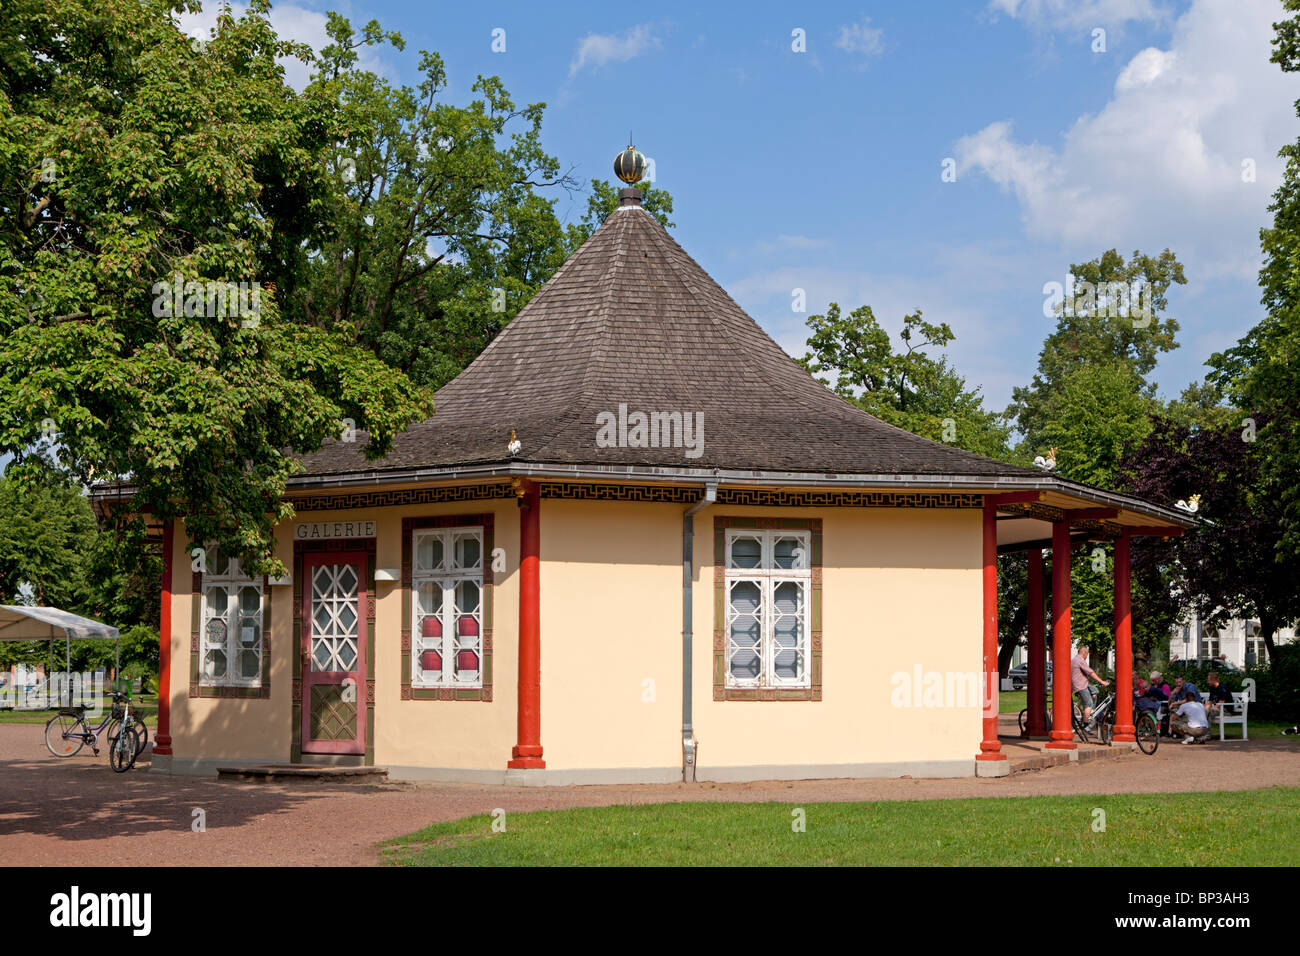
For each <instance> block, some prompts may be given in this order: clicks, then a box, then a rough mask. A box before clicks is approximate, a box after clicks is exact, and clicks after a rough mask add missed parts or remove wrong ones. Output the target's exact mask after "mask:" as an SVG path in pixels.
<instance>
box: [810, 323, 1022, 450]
mask: <svg viewBox="0 0 1300 956" xmlns="http://www.w3.org/2000/svg"><path fill="white" fill-rule="evenodd" d="M808 328H809V329H811V330H812V334H811V335H810V336H809V338H808V348H809V350H810V351H809V352H808V353H807V354H806V355H805V356H804V357H803V358H802V359H801V360H800V364H802V365H803V366H804V368H806V369H808V371H810V372H812V373H813V374H814V375H821V374H823V373H828V374H830V375H833V376H834V381H833V383H832V382H831V381H829V380H828V379H827V378H820V379H819V380H820V381H821V382H822V383H823V384H826V385H828V386H830V387H831V388H832V389H833V390H834V391H835V392H836V393H837V394H838V395H840V396H842V397H844V398H846V399H848V400H849V401H851V402H853V403H855V404H856V405H859V406H860V407H861V408H863V409H864V410H865V411H867V412H870V413H871V414H872V415H875V416H876V417H877V418H879V419H882V420H883V421H886V422H888V423H889V424H891V425H896V426H897V427H899V428H905V429H907V430H908V431H910V432H914V433H916V434H918V435H923V436H925V437H926V438H931V439H933V440H935V441H946V442H948V443H949V444H954V445H957V446H958V447H961V448H965V449H966V450H968V451H973V452H977V453H978V454H981V455H987V456H989V457H991V458H1000V459H1003V460H1006V459H1007V458H1008V456H1009V454H1010V451H1009V449H1008V446H1007V439H1008V436H1009V428H1008V426H1007V424H1006V422H1005V420H1004V419H1003V417H1002V416H1001V415H1000V414H998V413H995V412H989V411H986V410H985V408H984V399H983V397H982V396H981V395H980V393H979V389H978V388H968V387H967V385H966V380H965V379H964V378H963V377H962V376H961V375H959V374H958V373H957V371H956V370H955V369H954V368H953V367H952V365H951V364H949V362H948V358H947V357H946V356H943V355H940V356H938V357H936V356H934V355H931V354H930V353H929V351H927V350H930V349H933V350H936V351H941V350H942V349H943V348H945V347H946V346H947V345H948V344H949V343H951V342H952V341H953V338H954V336H953V332H952V329H951V328H950V327H949V326H948V324H947V323H946V322H942V323H933V322H927V321H926V320H925V319H924V318H923V317H922V315H921V313H920V312H915V313H913V314H912V315H908V316H905V317H904V318H903V330H902V331H901V332H900V333H899V339H900V340H901V342H902V347H901V348H900V349H899V350H897V351H896V350H895V348H894V345H893V343H892V342H891V340H890V337H889V333H888V332H887V331H885V329H884V328H882V327H881V325H880V323H879V322H878V321H877V320H876V317H875V314H874V313H873V312H872V311H871V307H870V306H868V305H864V306H860V307H859V308H857V309H855V310H854V311H853V312H851V313H849V314H848V315H847V316H845V315H842V314H841V312H840V307H839V304H838V303H835V302H832V303H831V304H830V305H829V306H828V307H827V310H826V314H825V315H812V316H809V317H808Z"/></svg>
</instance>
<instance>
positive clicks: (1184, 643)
mask: <svg viewBox="0 0 1300 956" xmlns="http://www.w3.org/2000/svg"><path fill="white" fill-rule="evenodd" d="M1295 639H1296V629H1295V627H1294V625H1293V626H1291V627H1284V628H1279V629H1278V632H1277V634H1275V635H1274V637H1273V641H1274V643H1275V644H1290V643H1292V642H1293V641H1294V640H1295ZM1220 655H1222V656H1223V657H1224V658H1225V659H1226V660H1227V661H1228V662H1229V663H1232V664H1235V665H1236V666H1237V667H1246V666H1248V665H1251V664H1262V663H1265V662H1266V661H1267V660H1268V649H1267V648H1266V647H1265V646H1264V635H1263V634H1262V633H1261V632H1260V628H1259V621H1246V620H1242V619H1241V618H1233V619H1232V620H1231V621H1229V622H1228V626H1227V627H1224V628H1220V629H1218V630H1214V629H1212V628H1209V627H1206V626H1203V625H1202V624H1201V620H1200V617H1199V616H1197V615H1195V614H1193V615H1192V616H1191V618H1189V619H1188V620H1187V622H1185V623H1183V624H1178V625H1175V626H1174V628H1173V630H1172V631H1171V632H1170V635H1169V659H1170V660H1171V661H1172V660H1175V659H1177V660H1189V659H1193V658H1203V657H1219V656H1220Z"/></svg>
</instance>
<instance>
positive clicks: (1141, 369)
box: [1007, 249, 1187, 457]
mask: <svg viewBox="0 0 1300 956" xmlns="http://www.w3.org/2000/svg"><path fill="white" fill-rule="evenodd" d="M1070 274H1071V275H1072V276H1074V285H1073V287H1072V288H1070V289H1066V290H1065V295H1064V299H1063V301H1062V302H1061V303H1060V304H1059V306H1058V307H1057V318H1056V328H1055V329H1054V330H1053V332H1052V333H1051V334H1050V335H1049V336H1048V337H1047V339H1046V341H1044V343H1043V348H1042V350H1041V351H1040V352H1039V355H1038V369H1037V371H1036V372H1035V374H1034V378H1033V381H1032V382H1031V383H1030V384H1029V385H1027V386H1024V387H1022V388H1017V389H1015V390H1014V391H1013V392H1012V401H1011V405H1010V407H1009V408H1008V409H1007V411H1008V414H1009V415H1011V417H1012V418H1013V419H1014V420H1015V424H1016V428H1017V430H1018V431H1020V432H1021V434H1022V435H1023V438H1024V441H1025V444H1026V446H1027V448H1026V450H1027V453H1028V454H1029V457H1033V455H1036V454H1039V453H1041V452H1042V451H1043V450H1045V449H1047V448H1050V447H1051V443H1050V442H1047V441H1045V439H1044V438H1043V435H1042V430H1043V428H1044V427H1046V426H1047V424H1048V422H1050V421H1051V420H1052V418H1053V417H1054V416H1055V415H1056V414H1057V413H1059V410H1060V408H1061V407H1062V401H1061V393H1062V391H1063V390H1064V389H1065V388H1066V387H1067V383H1069V382H1071V381H1072V380H1073V381H1075V382H1076V383H1077V375H1076V373H1084V374H1086V372H1087V370H1089V369H1096V368H1105V369H1110V370H1114V369H1115V368H1117V367H1120V368H1124V369H1126V370H1127V371H1128V373H1129V375H1130V376H1131V379H1132V387H1133V391H1134V392H1135V393H1137V394H1138V395H1141V396H1142V397H1144V398H1148V399H1152V400H1154V398H1155V394H1156V392H1155V384H1154V383H1153V382H1151V381H1150V380H1149V379H1148V376H1149V375H1150V374H1151V372H1152V371H1153V370H1154V369H1155V367H1156V362H1157V361H1158V360H1159V358H1160V355H1161V354H1162V353H1164V352H1168V351H1171V350H1172V349H1174V348H1177V343H1176V342H1175V340H1174V336H1175V334H1176V333H1177V331H1178V322H1177V321H1176V320H1175V319H1173V318H1172V317H1169V316H1166V315H1164V314H1163V313H1164V311H1165V309H1166V308H1167V307H1168V297H1167V293H1168V291H1169V288H1170V286H1171V285H1173V284H1175V283H1178V284H1183V283H1186V281H1187V279H1186V278H1185V276H1184V275H1183V267H1182V265H1181V264H1180V263H1179V262H1178V259H1177V258H1176V257H1175V256H1174V254H1173V253H1172V252H1170V251H1169V250H1168V249H1166V250H1165V251H1164V252H1162V253H1161V254H1160V255H1158V256H1155V257H1152V256H1148V255H1144V254H1143V253H1141V252H1134V253H1133V255H1132V256H1131V257H1130V258H1129V260H1128V261H1127V262H1125V261H1124V258H1123V257H1122V256H1121V255H1120V254H1119V253H1118V252H1116V251H1115V250H1114V249H1111V250H1109V251H1108V252H1105V253H1103V254H1102V255H1100V256H1098V257H1097V258H1096V259H1093V260H1091V261H1089V262H1083V263H1078V264H1076V265H1073V266H1071V267H1070ZM1076 389H1077V384H1076Z"/></svg>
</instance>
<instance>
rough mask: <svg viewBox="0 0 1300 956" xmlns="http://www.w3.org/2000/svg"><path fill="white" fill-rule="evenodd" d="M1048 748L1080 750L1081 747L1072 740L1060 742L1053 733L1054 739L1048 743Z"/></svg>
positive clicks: (1067, 739)
mask: <svg viewBox="0 0 1300 956" xmlns="http://www.w3.org/2000/svg"><path fill="white" fill-rule="evenodd" d="M1046 746H1047V749H1048V750H1078V749H1079V745H1078V744H1077V743H1075V742H1074V741H1073V740H1072V739H1070V738H1066V739H1065V740H1058V739H1057V738H1056V735H1055V733H1053V735H1052V739H1051V740H1049V741H1048V742H1047V745H1046Z"/></svg>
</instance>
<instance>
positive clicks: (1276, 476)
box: [1209, 0, 1300, 567]
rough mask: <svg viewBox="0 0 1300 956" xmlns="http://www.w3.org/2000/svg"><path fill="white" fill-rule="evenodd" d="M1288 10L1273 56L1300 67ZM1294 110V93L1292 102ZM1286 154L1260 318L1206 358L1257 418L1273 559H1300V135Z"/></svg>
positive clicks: (1277, 29)
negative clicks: (1274, 527)
mask: <svg viewBox="0 0 1300 956" xmlns="http://www.w3.org/2000/svg"><path fill="white" fill-rule="evenodd" d="M1282 5H1283V7H1284V8H1285V9H1286V11H1287V12H1288V14H1290V15H1288V16H1287V17H1285V18H1284V19H1282V20H1280V21H1279V22H1277V23H1275V24H1274V38H1273V55H1272V57H1271V59H1272V62H1274V63H1276V64H1278V66H1280V67H1281V68H1282V70H1283V71H1284V72H1287V73H1295V72H1300V19H1298V18H1297V17H1296V16H1295V14H1296V12H1297V11H1300V0H1283V4H1282ZM1296 109H1297V112H1300V100H1297V101H1296ZM1280 155H1281V156H1282V157H1283V158H1284V159H1285V160H1286V169H1285V171H1284V173H1283V175H1282V184H1281V185H1280V186H1279V187H1278V188H1277V191H1276V192H1275V193H1274V194H1273V202H1272V205H1270V206H1269V211H1270V212H1272V213H1273V223H1272V225H1271V226H1269V227H1267V228H1264V229H1261V230H1260V242H1261V245H1262V248H1263V253H1264V266H1263V268H1262V269H1261V270H1260V273H1259V282H1260V288H1261V290H1262V292H1263V297H1262V302H1263V305H1264V308H1265V310H1266V313H1267V314H1266V315H1265V317H1264V318H1263V319H1262V320H1261V321H1260V322H1259V324H1258V325H1256V326H1255V327H1254V328H1253V329H1251V330H1250V332H1248V333H1247V334H1246V335H1245V336H1244V337H1243V338H1242V339H1241V341H1240V342H1238V343H1237V344H1236V346H1234V347H1233V348H1231V349H1228V350H1227V351H1225V352H1222V353H1216V354H1215V355H1214V356H1212V357H1211V359H1210V363H1209V364H1210V365H1211V367H1212V368H1213V369H1214V372H1213V374H1212V376H1211V378H1212V380H1213V382H1214V384H1215V385H1217V386H1219V387H1221V388H1222V389H1223V390H1224V392H1225V393H1226V394H1227V395H1228V396H1229V398H1230V399H1231V401H1232V402H1233V404H1235V405H1236V406H1237V407H1239V408H1240V409H1242V410H1243V412H1244V413H1245V417H1247V418H1250V419H1251V422H1252V424H1254V423H1256V422H1257V423H1258V425H1259V428H1258V435H1257V436H1255V437H1256V440H1257V441H1258V447H1259V448H1260V449H1261V450H1262V451H1263V454H1261V455H1259V469H1260V470H1259V472H1258V474H1257V476H1256V477H1255V479H1254V482H1253V483H1254V484H1255V486H1256V493H1257V494H1258V495H1259V496H1260V497H1261V498H1263V499H1272V498H1274V497H1275V498H1276V500H1277V502H1278V503H1279V504H1280V509H1279V511H1280V514H1279V516H1278V520H1279V522H1280V526H1281V531H1282V534H1281V535H1280V536H1279V537H1278V539H1277V548H1276V558H1277V559H1278V560H1279V561H1282V562H1284V563H1286V564H1287V565H1288V566H1291V567H1294V564H1295V562H1296V561H1297V560H1300V482H1298V481H1297V480H1296V475H1297V474H1300V420H1297V416H1296V409H1297V408H1300V140H1298V141H1297V142H1295V143H1290V144H1288V145H1286V146H1284V147H1282V149H1281V150H1280Z"/></svg>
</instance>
